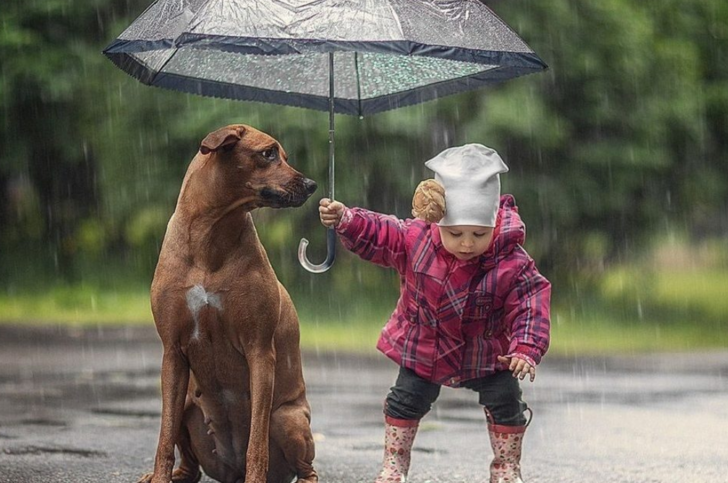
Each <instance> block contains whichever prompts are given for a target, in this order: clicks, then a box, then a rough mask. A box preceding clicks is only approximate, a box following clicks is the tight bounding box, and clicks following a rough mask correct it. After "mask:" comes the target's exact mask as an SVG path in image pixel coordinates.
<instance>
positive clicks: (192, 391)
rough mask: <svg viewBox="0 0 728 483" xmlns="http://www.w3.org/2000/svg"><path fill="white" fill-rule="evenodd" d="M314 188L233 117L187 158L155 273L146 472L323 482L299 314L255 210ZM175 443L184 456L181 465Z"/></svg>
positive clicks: (185, 478) (276, 148)
mask: <svg viewBox="0 0 728 483" xmlns="http://www.w3.org/2000/svg"><path fill="white" fill-rule="evenodd" d="M315 190H316V183H314V182H313V181H312V180H310V179H307V178H305V177H304V176H303V175H302V174H301V173H299V172H298V171H296V170H294V169H293V168H291V166H289V165H288V164H287V162H286V153H285V151H284V150H283V148H282V147H281V146H280V144H279V143H278V142H277V141H276V140H275V139H273V138H272V137H270V136H268V135H267V134H265V133H262V132H260V131H258V130H256V129H253V128H251V127H249V126H245V125H233V126H228V127H225V128H222V129H219V130H217V131H215V132H213V133H210V134H209V135H208V136H207V137H206V138H205V139H204V140H203V141H202V145H201V146H200V151H199V153H198V154H197V156H195V158H194V159H193V160H192V163H191V164H190V166H189V168H188V170H187V174H186V176H185V178H184V181H183V183H182V189H181V190H180V194H179V198H178V200H177V208H176V210H175V212H174V214H173V215H172V218H171V219H170V220H169V225H168V226H167V233H166V235H165V238H164V243H163V245H162V251H161V253H160V255H159V263H158V264H157V269H156V271H155V273H154V281H153V282H152V290H151V299H152V312H153V314H154V321H155V323H156V325H157V331H158V332H159V336H160V337H161V339H162V343H163V345H164V357H163V360H162V423H161V429H160V433H159V444H158V447H157V454H156V458H155V462H154V473H150V474H148V475H145V476H143V477H142V478H141V479H140V480H139V481H140V482H152V483H168V482H169V481H170V480H172V481H175V482H187V483H193V482H196V481H198V480H199V479H200V477H201V471H200V469H202V470H204V472H205V473H206V474H207V475H208V476H210V477H211V478H214V479H216V480H218V481H221V482H230V483H242V482H243V481H245V482H246V483H265V482H266V481H267V482H270V483H288V482H290V481H291V480H292V479H293V478H294V477H297V478H298V481H299V482H316V481H317V480H318V477H317V475H316V472H315V470H314V469H313V466H312V461H313V458H314V443H313V438H312V436H311V429H310V425H309V422H310V409H309V405H308V402H307V400H306V386H305V384H304V381H303V375H302V370H301V355H300V352H299V345H298V344H299V328H298V316H297V315H296V311H295V309H294V307H293V304H292V302H291V299H290V297H289V295H288V292H286V289H285V288H283V286H282V285H281V284H280V283H279V282H278V279H277V278H276V275H275V273H274V272H273V268H272V267H271V265H270V262H269V261H268V257H267V255H266V253H265V250H264V249H263V246H262V245H261V243H260V241H259V239H258V235H257V233H256V231H255V226H254V225H253V220H252V218H251V215H250V211H251V210H253V209H255V208H260V207H265V206H268V207H273V208H283V207H289V206H300V205H302V204H303V203H304V202H305V201H306V199H308V197H309V196H311V194H312V193H313V192H314V191H315ZM175 444H176V445H177V447H178V449H179V453H180V455H181V460H180V464H179V467H178V468H177V469H175V470H174V472H173V471H172V470H173V468H174V462H175V456H174V447H175Z"/></svg>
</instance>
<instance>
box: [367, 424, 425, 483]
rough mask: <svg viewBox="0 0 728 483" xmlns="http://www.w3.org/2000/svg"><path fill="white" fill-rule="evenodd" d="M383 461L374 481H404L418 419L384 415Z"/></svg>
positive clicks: (379, 482)
mask: <svg viewBox="0 0 728 483" xmlns="http://www.w3.org/2000/svg"><path fill="white" fill-rule="evenodd" d="M384 420H385V425H384V461H383V462H382V470H381V471H380V472H379V476H378V477H377V479H376V480H375V483H404V481H405V479H406V478H407V472H408V471H409V466H410V458H411V455H412V443H413V442H414V440H415V435H416V434H417V427H418V425H419V423H420V422H419V420H417V419H414V420H412V419H396V418H391V417H389V416H385V417H384Z"/></svg>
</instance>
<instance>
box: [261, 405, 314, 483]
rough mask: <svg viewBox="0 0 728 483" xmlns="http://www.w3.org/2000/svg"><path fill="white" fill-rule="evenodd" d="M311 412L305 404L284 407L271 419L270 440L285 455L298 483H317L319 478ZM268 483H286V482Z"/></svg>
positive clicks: (277, 410)
mask: <svg viewBox="0 0 728 483" xmlns="http://www.w3.org/2000/svg"><path fill="white" fill-rule="evenodd" d="M310 424H311V412H310V410H309V407H308V404H307V403H306V401H305V400H303V401H296V402H293V403H289V404H284V405H283V406H281V407H279V408H278V409H276V410H275V412H273V414H272V415H271V425H270V434H271V439H273V441H274V442H275V443H276V444H278V446H279V447H280V448H281V450H282V451H283V454H284V455H285V458H286V462H287V463H288V466H290V467H291V468H293V470H294V471H295V473H296V477H297V483H316V482H318V475H317V474H316V470H314V468H313V458H314V456H315V449H314V442H313V435H312V434H311V426H310ZM268 481H269V483H287V481H290V480H287V481H285V482H284V481H281V482H271V481H270V479H269V480H268Z"/></svg>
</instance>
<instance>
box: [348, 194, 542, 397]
mask: <svg viewBox="0 0 728 483" xmlns="http://www.w3.org/2000/svg"><path fill="white" fill-rule="evenodd" d="M336 231H337V232H338V233H339V235H340V237H341V240H342V242H343V243H344V246H346V248H348V249H349V250H351V251H352V252H354V253H356V254H357V255H359V256H360V257H361V258H363V259H364V260H368V261H370V262H373V263H376V264H378V265H382V266H385V267H393V268H395V269H397V271H398V272H399V274H400V276H401V278H400V280H401V285H400V297H399V301H398V302H397V307H396V308H395V309H394V312H393V313H392V316H391V317H390V319H389V322H387V324H386V325H385V327H384V329H383V330H382V333H381V336H380V338H379V342H378V343H377V348H378V349H379V350H380V351H382V352H383V353H384V354H385V355H386V356H387V357H389V358H390V359H392V360H393V361H395V362H396V363H398V364H399V365H401V366H404V367H407V368H409V369H411V370H413V371H415V373H416V374H418V375H419V376H420V377H423V378H425V379H427V380H429V381H432V382H436V383H438V384H444V385H447V386H453V387H457V386H459V385H460V383H461V382H462V381H465V380H468V379H474V378H478V377H483V376H487V375H489V374H492V373H494V372H496V371H500V370H505V369H507V366H506V365H504V364H502V363H500V362H498V356H502V355H507V354H509V355H512V356H517V357H522V358H524V359H526V360H527V361H529V362H531V363H532V364H534V365H535V364H538V363H539V362H540V361H541V357H542V356H543V355H544V354H545V353H546V351H547V349H548V346H549V332H550V297H551V284H550V283H549V281H548V280H546V278H545V277H543V276H542V275H541V274H540V273H539V272H538V270H537V269H536V266H535V264H534V261H533V259H532V258H531V257H530V256H529V255H528V253H526V251H525V250H524V249H523V247H522V246H521V244H522V243H523V241H524V239H525V232H526V227H525V225H524V224H523V222H522V221H521V218H520V216H518V208H517V207H516V204H515V200H514V199H513V197H512V196H511V195H504V196H502V197H501V201H500V209H499V211H498V218H497V221H496V227H495V232H494V235H493V242H491V245H490V247H489V248H488V250H487V251H486V252H485V253H484V254H483V255H482V256H480V257H479V258H478V259H475V260H468V261H461V260H458V259H457V258H456V257H454V256H453V255H451V254H450V253H449V252H447V250H445V248H443V246H442V242H441V240H440V231H439V229H438V228H437V225H435V224H432V225H430V224H427V223H425V222H424V221H422V220H412V219H407V220H400V219H398V218H396V217H394V216H389V215H382V214H379V213H375V212H372V211H368V210H364V209H361V208H347V209H346V210H345V211H344V216H343V218H342V220H341V221H340V222H339V224H338V225H337V227H336Z"/></svg>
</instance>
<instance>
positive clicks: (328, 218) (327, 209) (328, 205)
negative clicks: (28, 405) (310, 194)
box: [319, 198, 346, 228]
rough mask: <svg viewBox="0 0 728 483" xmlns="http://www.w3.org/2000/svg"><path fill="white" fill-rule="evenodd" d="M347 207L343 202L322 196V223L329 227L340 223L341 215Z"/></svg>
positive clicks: (320, 211)
mask: <svg viewBox="0 0 728 483" xmlns="http://www.w3.org/2000/svg"><path fill="white" fill-rule="evenodd" d="M345 208H346V206H344V204H343V203H340V202H338V201H332V200H330V199H328V198H322V199H321V201H319V217H320V218H321V223H323V225H324V226H325V227H327V228H329V227H332V226H336V225H338V224H339V222H340V221H341V217H342V216H344V209H345Z"/></svg>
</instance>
